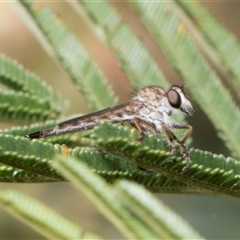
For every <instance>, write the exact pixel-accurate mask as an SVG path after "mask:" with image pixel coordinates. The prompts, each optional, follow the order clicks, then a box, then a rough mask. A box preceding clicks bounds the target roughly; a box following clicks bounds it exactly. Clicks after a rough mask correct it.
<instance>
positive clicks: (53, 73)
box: [0, 1, 240, 239]
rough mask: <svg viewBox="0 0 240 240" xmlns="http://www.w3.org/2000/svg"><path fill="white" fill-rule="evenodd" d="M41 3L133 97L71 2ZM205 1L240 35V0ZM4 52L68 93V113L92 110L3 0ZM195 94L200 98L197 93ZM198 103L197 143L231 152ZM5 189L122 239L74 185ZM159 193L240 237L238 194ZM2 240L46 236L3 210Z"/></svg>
mask: <svg viewBox="0 0 240 240" xmlns="http://www.w3.org/2000/svg"><path fill="white" fill-rule="evenodd" d="M39 2H40V4H42V5H45V4H48V5H50V6H51V7H52V8H54V9H55V11H56V12H57V14H58V16H59V17H60V18H62V19H64V22H65V24H66V25H67V26H68V28H69V29H70V30H71V31H73V32H74V33H75V35H76V36H77V37H78V39H79V40H80V41H81V43H82V44H83V45H84V46H85V47H86V49H87V51H88V53H89V54H90V55H91V56H92V58H94V59H95V60H96V62H97V63H98V64H99V66H100V67H101V69H102V71H103V72H104V73H105V75H106V77H107V78H108V80H109V82H110V83H111V85H112V87H113V88H114V91H115V92H116V94H117V95H118V96H119V102H120V103H122V102H125V101H127V96H128V95H129V93H130V92H131V91H132V89H131V87H130V85H129V83H128V81H127V78H126V76H125V75H124V74H123V73H122V71H121V70H120V69H119V68H118V65H117V63H116V61H115V59H114V57H113V56H112V54H111V53H110V52H109V51H108V49H107V48H106V47H105V46H104V44H102V43H101V41H100V40H98V39H97V37H96V36H95V35H94V33H93V32H91V30H90V29H88V27H87V26H86V25H85V23H84V21H83V20H82V19H79V18H78V16H77V14H76V13H75V12H74V10H73V8H72V6H71V1H65V2H63V1H61V2H52V1H49V2H48V1H39ZM199 2H202V4H203V5H204V6H206V7H207V8H208V9H209V10H210V11H211V12H212V13H214V14H215V16H216V17H217V18H218V19H219V20H220V21H221V22H222V23H223V24H224V25H225V26H226V27H227V28H228V29H230V30H231V31H232V32H233V33H234V35H235V36H236V37H237V38H238V39H239V38H240V28H239V16H240V2H230V1H223V2H215V1H214V2H212V1H199ZM112 4H113V5H114V6H115V7H116V8H117V9H118V11H120V12H121V14H122V16H123V19H124V20H125V21H127V22H129V23H130V25H131V27H132V28H133V29H134V31H135V32H136V33H137V35H138V36H139V37H140V38H141V40H142V41H143V42H144V43H145V45H147V47H148V49H149V51H150V52H151V53H152V54H153V56H154V58H155V60H156V61H157V62H158V64H159V67H160V68H161V69H162V71H163V72H164V74H165V76H166V77H167V79H169V80H170V81H171V82H172V83H174V84H182V80H181V79H180V78H179V76H178V75H177V74H176V73H175V72H174V71H173V70H172V69H171V68H170V67H169V65H168V63H167V62H166V60H165V59H164V57H163V55H162V53H161V51H160V50H159V49H158V48H157V46H156V45H155V43H154V42H153V41H152V39H151V37H150V36H149V34H148V33H147V32H146V30H145V29H144V27H143V26H142V24H141V23H140V22H139V19H138V18H136V14H135V12H134V11H133V9H131V8H130V7H129V5H127V4H126V3H124V2H114V3H112ZM0 53H1V54H5V55H7V56H9V57H11V58H13V59H15V60H17V61H18V62H19V63H20V64H22V65H23V66H24V67H25V68H26V69H29V70H31V71H33V72H35V73H36V74H37V75H39V76H40V77H41V78H42V79H44V80H45V81H46V82H47V83H48V84H49V85H50V86H52V88H53V89H54V90H57V91H59V92H61V94H62V95H63V96H64V98H65V99H68V100H69V102H70V107H69V109H68V111H67V112H66V115H71V114H77V113H88V112H90V111H91V110H90V109H89V108H88V106H87V104H86V102H85V101H84V99H83V97H81V95H80V93H79V92H77V90H76V88H75V87H74V84H73V83H72V81H71V80H70V79H69V77H68V76H67V74H66V73H65V72H64V71H63V70H62V69H61V68H60V67H59V66H58V64H57V63H56V62H54V61H53V60H52V59H51V58H50V57H49V56H48V55H47V53H46V52H45V51H44V50H43V48H42V47H41V45H40V44H39V43H38V42H37V40H36V39H35V38H34V36H33V35H32V33H31V32H30V31H29V30H28V28H27V27H26V25H25V24H24V22H23V21H22V20H21V19H20V18H19V16H18V15H17V13H16V12H15V11H14V10H13V9H12V7H11V4H10V3H9V2H0ZM0 67H1V66H0ZM186 88H187V86H186ZM191 97H192V98H193V99H194V96H191ZM194 107H195V109H196V111H195V113H194V115H193V116H192V117H190V118H189V119H188V120H189V123H190V124H191V125H192V126H193V128H194V130H193V143H192V145H193V146H194V147H195V148H200V149H202V150H208V151H211V152H214V153H218V154H223V155H225V156H228V155H229V154H228V151H227V149H226V148H225V147H224V145H223V143H222V141H221V140H220V139H219V138H218V137H217V136H216V133H215V129H214V126H213V125H212V124H211V123H210V122H209V120H208V119H207V117H206V116H205V114H204V113H203V112H202V111H201V109H200V108H199V107H198V106H197V105H196V104H195V106H194ZM0 127H1V128H4V127H10V125H9V124H7V123H3V124H1V125H0ZM5 188H15V189H18V190H20V191H22V192H24V193H26V194H28V195H30V196H33V197H35V198H36V199H38V200H40V201H42V202H44V203H45V204H46V205H48V206H50V207H51V208H53V209H55V210H56V211H58V212H59V213H61V214H62V215H63V216H65V217H67V218H69V219H70V220H72V221H74V222H76V223H78V224H79V225H81V226H82V227H84V228H85V229H86V230H89V231H92V232H94V233H96V234H99V235H100V236H102V237H103V238H106V239H119V238H122V236H121V234H120V233H119V232H118V231H117V230H116V229H115V228H114V227H113V226H112V225H111V223H109V222H108V221H107V220H106V219H105V218H103V217H102V216H101V214H99V213H98V212H97V211H96V209H95V207H94V206H93V205H92V204H91V203H90V202H89V201H88V200H87V199H86V198H85V197H84V196H83V195H80V194H79V193H77V192H76V191H75V189H74V188H73V187H72V186H71V184H68V183H51V184H50V183H49V184H3V183H1V184H0V189H5ZM156 196H157V197H158V198H159V199H161V200H162V201H163V202H165V203H166V205H167V206H168V207H170V208H171V209H173V210H174V211H175V212H177V213H178V214H179V215H180V216H182V217H183V218H184V219H186V220H187V221H188V222H189V224H190V225H191V226H192V227H193V228H195V230H197V231H198V232H199V233H200V234H201V235H202V236H203V237H206V238H207V239H234V238H235V239H237V238H239V236H240V231H239V227H238V224H237V223H239V222H240V207H239V199H237V198H233V197H228V196H220V195H180V194H156ZM0 239H44V237H42V236H40V235H39V234H38V233H37V232H35V231H34V230H31V229H30V228H29V227H28V226H26V225H24V223H22V222H20V221H19V220H17V219H16V218H14V217H12V216H11V215H10V214H8V213H7V212H5V211H4V210H3V209H0Z"/></svg>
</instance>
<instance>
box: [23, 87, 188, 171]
mask: <svg viewBox="0 0 240 240" xmlns="http://www.w3.org/2000/svg"><path fill="white" fill-rule="evenodd" d="M178 112H183V113H185V114H187V115H191V112H192V105H191V102H190V101H189V100H188V98H187V97H186V95H185V93H184V89H183V86H182V87H181V86H177V85H173V86H171V87H170V89H169V90H168V91H165V90H164V89H163V88H161V87H157V86H149V87H145V88H142V89H140V90H138V91H137V92H135V93H134V94H133V95H132V97H131V99H130V101H129V102H127V103H124V104H121V105H118V106H115V107H110V108H106V109H104V110H101V111H98V112H94V113H91V114H87V115H85V116H80V117H76V118H73V119H70V120H68V121H65V122H62V123H60V124H58V125H57V126H55V127H52V128H49V129H45V130H42V131H38V132H34V133H30V134H28V135H26V137H27V138H29V139H33V138H44V137H48V136H52V135H61V134H65V133H70V132H76V131H81V130H87V129H91V128H94V127H95V126H97V125H98V124H99V123H100V122H101V121H109V122H112V123H118V122H120V123H122V122H129V123H130V124H131V125H132V126H134V127H135V128H136V129H137V130H138V131H139V132H140V134H141V136H142V137H144V132H151V133H155V134H156V133H165V134H166V136H167V137H168V139H169V141H170V143H171V146H172V155H173V157H174V158H175V156H176V146H179V149H180V152H181V154H182V156H183V158H184V159H185V161H186V165H185V167H184V168H183V171H186V170H187V169H188V168H189V165H190V161H191V159H190V156H189V153H188V150H187V148H186V146H185V145H184V144H185V141H186V140H187V138H188V137H189V136H190V134H191V132H192V126H190V125H188V124H182V123H177V122H175V121H174V120H173V119H172V114H174V113H178ZM170 129H187V132H186V134H185V135H184V137H183V138H182V139H181V140H179V139H178V138H177V137H176V136H175V135H174V133H173V132H172V131H171V130H170Z"/></svg>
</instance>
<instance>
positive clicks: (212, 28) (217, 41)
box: [177, 0, 240, 93]
mask: <svg viewBox="0 0 240 240" xmlns="http://www.w3.org/2000/svg"><path fill="white" fill-rule="evenodd" d="M177 2H178V3H179V4H180V5H181V6H182V8H183V9H184V10H185V11H186V13H187V14H188V16H190V18H191V20H192V21H193V22H194V23H195V24H196V25H197V26H198V27H199V28H200V30H201V32H202V33H203V34H204V36H205V38H206V40H207V41H208V42H209V43H210V44H211V45H212V47H213V48H214V49H215V51H216V52H217V53H218V57H219V58H220V59H221V60H222V62H223V64H224V67H225V69H226V70H227V71H228V72H230V73H231V74H232V76H233V78H229V79H228V81H233V83H234V84H235V86H237V93H238V92H239V88H240V69H239V64H240V56H239V52H240V45H239V42H238V41H237V39H236V37H235V36H234V35H233V34H232V33H230V31H228V30H227V29H226V28H225V27H224V26H223V25H222V24H221V23H220V22H218V21H217V20H216V19H215V17H214V16H213V15H211V14H210V13H209V11H207V9H206V8H204V7H203V6H202V5H201V4H199V3H198V2H196V1H191V2H188V1H182V0H181V1H177ZM222 68H223V67H222V66H218V69H222Z"/></svg>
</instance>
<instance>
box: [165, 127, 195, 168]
mask: <svg viewBox="0 0 240 240" xmlns="http://www.w3.org/2000/svg"><path fill="white" fill-rule="evenodd" d="M162 126H163V129H164V131H165V133H166V135H167V137H168V139H169V141H170V143H171V145H172V154H173V157H174V159H173V161H176V146H175V144H174V142H176V143H177V144H178V145H179V149H180V152H181V154H182V156H183V158H184V159H185V161H186V165H185V166H184V168H183V169H182V171H183V172H185V171H187V170H188V169H189V166H190V162H191V158H190V156H189V153H188V149H187V148H186V146H185V145H184V143H185V142H186V140H187V139H188V137H189V136H190V134H191V132H192V126H190V125H185V124H177V123H175V125H174V126H173V127H172V128H176V129H187V132H186V134H185V135H184V137H183V138H182V139H181V140H179V139H178V138H177V137H176V136H175V135H174V133H173V132H171V131H170V130H169V129H168V128H167V126H166V125H165V124H162Z"/></svg>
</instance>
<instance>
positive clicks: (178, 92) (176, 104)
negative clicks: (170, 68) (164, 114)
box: [166, 85, 193, 115]
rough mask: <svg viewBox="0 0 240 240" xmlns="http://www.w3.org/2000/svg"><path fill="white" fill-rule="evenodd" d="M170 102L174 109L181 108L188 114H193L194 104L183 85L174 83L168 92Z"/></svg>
mask: <svg viewBox="0 0 240 240" xmlns="http://www.w3.org/2000/svg"><path fill="white" fill-rule="evenodd" d="M166 96H167V99H168V102H169V104H170V106H171V107H172V108H173V109H174V110H180V111H182V112H184V113H185V114H187V115H192V110H193V107H192V104H191V102H190V101H189V99H188V98H187V96H186V94H185V92H184V89H183V86H178V85H173V86H171V88H170V89H169V90H168V91H167V93H166Z"/></svg>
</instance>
